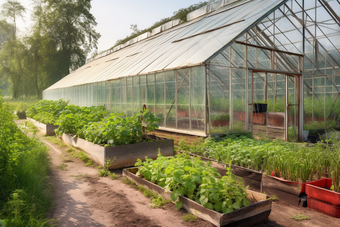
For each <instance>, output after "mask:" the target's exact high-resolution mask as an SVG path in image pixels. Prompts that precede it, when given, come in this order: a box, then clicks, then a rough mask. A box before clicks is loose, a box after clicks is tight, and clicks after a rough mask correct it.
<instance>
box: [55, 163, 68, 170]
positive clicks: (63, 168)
mask: <svg viewBox="0 0 340 227" xmlns="http://www.w3.org/2000/svg"><path fill="white" fill-rule="evenodd" d="M57 168H58V169H60V170H62V171H66V170H67V165H66V164H65V163H62V164H60V165H58V166H57Z"/></svg>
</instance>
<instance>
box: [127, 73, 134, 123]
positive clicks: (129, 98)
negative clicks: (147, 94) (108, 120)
mask: <svg viewBox="0 0 340 227" xmlns="http://www.w3.org/2000/svg"><path fill="white" fill-rule="evenodd" d="M126 81H127V92H126V95H127V96H126V97H127V106H126V116H127V117H131V116H132V115H133V113H132V110H133V105H132V96H133V89H132V77H128V78H126Z"/></svg>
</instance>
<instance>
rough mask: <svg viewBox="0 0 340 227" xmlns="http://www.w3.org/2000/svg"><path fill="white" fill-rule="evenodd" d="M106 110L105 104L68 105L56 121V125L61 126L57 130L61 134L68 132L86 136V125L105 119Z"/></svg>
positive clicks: (82, 136)
mask: <svg viewBox="0 0 340 227" xmlns="http://www.w3.org/2000/svg"><path fill="white" fill-rule="evenodd" d="M106 112H107V110H106V108H105V107H104V106H92V107H79V106H75V105H68V106H66V107H65V109H64V110H63V111H62V113H61V115H60V116H59V118H58V120H57V122H56V123H55V125H57V126H59V127H58V129H56V130H55V132H56V134H57V135H59V136H61V135H62V134H63V133H67V134H70V135H77V136H78V137H80V138H84V131H83V129H84V127H85V126H87V125H89V124H91V123H92V122H98V121H101V120H103V119H104V116H105V114H106Z"/></svg>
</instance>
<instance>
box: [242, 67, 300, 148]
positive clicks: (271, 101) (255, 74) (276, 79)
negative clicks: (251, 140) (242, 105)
mask: <svg viewBox="0 0 340 227" xmlns="http://www.w3.org/2000/svg"><path fill="white" fill-rule="evenodd" d="M299 79H300V78H299V76H295V75H293V74H291V73H287V74H286V73H284V72H280V73H277V71H274V70H273V71H270V70H269V71H258V70H252V74H251V93H250V96H251V97H250V99H249V109H248V111H249V129H250V130H251V132H252V133H253V135H254V136H255V137H256V136H257V137H266V138H270V139H284V140H286V141H288V140H289V141H299V140H300V139H301V138H300V137H299V119H300V112H299V110H300V104H299V103H300V98H299V97H300V90H299V88H300V86H299V83H300V80H299Z"/></svg>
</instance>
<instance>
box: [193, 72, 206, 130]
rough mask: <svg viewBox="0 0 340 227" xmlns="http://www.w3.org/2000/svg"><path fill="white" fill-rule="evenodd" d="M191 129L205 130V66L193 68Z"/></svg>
mask: <svg viewBox="0 0 340 227" xmlns="http://www.w3.org/2000/svg"><path fill="white" fill-rule="evenodd" d="M190 79H191V82H190V85H191V88H190V91H191V94H190V98H191V130H192V131H197V132H204V109H205V108H204V92H205V86H204V85H205V67H202V66H199V67H193V68H192V69H191V78H190Z"/></svg>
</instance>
